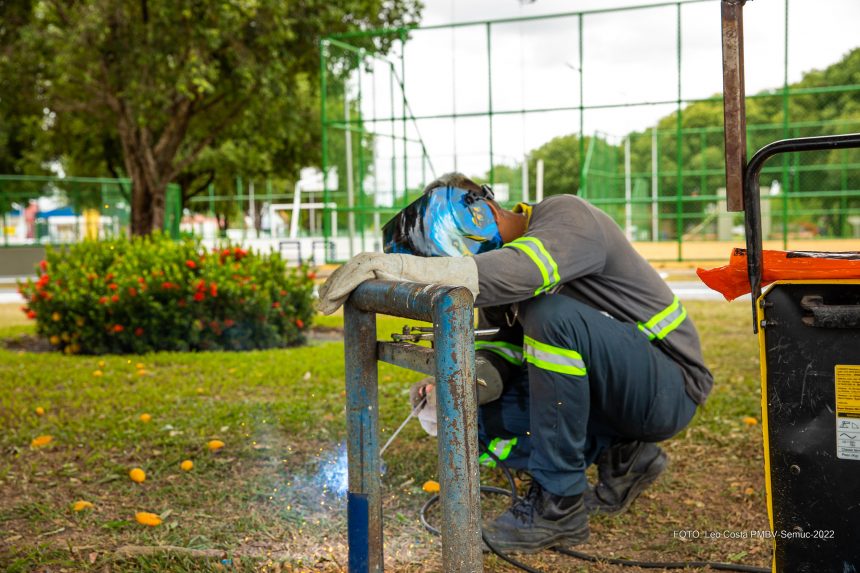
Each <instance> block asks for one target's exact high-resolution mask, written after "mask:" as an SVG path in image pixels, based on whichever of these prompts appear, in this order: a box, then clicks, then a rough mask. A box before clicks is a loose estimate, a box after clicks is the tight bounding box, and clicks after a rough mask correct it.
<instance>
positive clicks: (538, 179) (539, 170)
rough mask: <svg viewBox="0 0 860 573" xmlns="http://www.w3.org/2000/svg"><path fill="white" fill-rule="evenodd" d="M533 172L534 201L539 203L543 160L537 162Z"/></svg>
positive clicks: (541, 189)
mask: <svg viewBox="0 0 860 573" xmlns="http://www.w3.org/2000/svg"><path fill="white" fill-rule="evenodd" d="M535 170H536V171H537V173H536V174H535V201H536V202H538V203H540V202H541V201H543V159H538V160H537V166H536V167H535Z"/></svg>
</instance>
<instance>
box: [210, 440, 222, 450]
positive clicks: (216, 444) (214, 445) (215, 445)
mask: <svg viewBox="0 0 860 573" xmlns="http://www.w3.org/2000/svg"><path fill="white" fill-rule="evenodd" d="M206 446H207V447H208V448H209V449H210V450H211V451H213V452H217V451H218V450H220V449H221V448H223V447H224V442H222V441H221V440H210V442H209V443H208V444H206Z"/></svg>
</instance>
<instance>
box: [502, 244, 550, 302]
mask: <svg viewBox="0 0 860 573" xmlns="http://www.w3.org/2000/svg"><path fill="white" fill-rule="evenodd" d="M505 246H506V247H513V248H515V249H519V250H521V251H522V252H524V253H525V254H526V255H528V257H529V258H530V259H531V260H532V262H533V263H534V264H535V265H536V266H537V268H538V271H540V276H541V278H542V279H543V284H542V285H541V286H539V287H538V288H537V290H535V295H539V294H540V293H542V292H546V291H548V290H549V289H551V288H552V287H554V286H555V285H557V284H558V283H559V282H560V281H561V278H560V277H559V274H558V265H557V264H556V262H555V259H553V258H552V255H550V254H549V251H547V250H546V248H545V247H544V246H543V243H541V242H540V239H538V238H537V237H520V238H519V239H514V240H513V241H511V242H510V243H508V244H507V245H505Z"/></svg>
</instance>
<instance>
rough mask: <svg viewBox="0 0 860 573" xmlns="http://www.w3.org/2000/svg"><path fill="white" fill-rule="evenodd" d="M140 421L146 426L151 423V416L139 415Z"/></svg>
mask: <svg viewBox="0 0 860 573" xmlns="http://www.w3.org/2000/svg"><path fill="white" fill-rule="evenodd" d="M140 421H141V422H143V423H144V424H148V423H149V422H151V421H152V416H151V415H149V414H141V415H140Z"/></svg>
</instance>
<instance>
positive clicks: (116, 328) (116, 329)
mask: <svg viewBox="0 0 860 573" xmlns="http://www.w3.org/2000/svg"><path fill="white" fill-rule="evenodd" d="M123 330H125V327H124V326H123V325H121V324H114V325H113V331H114V332H122V331H123Z"/></svg>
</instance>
